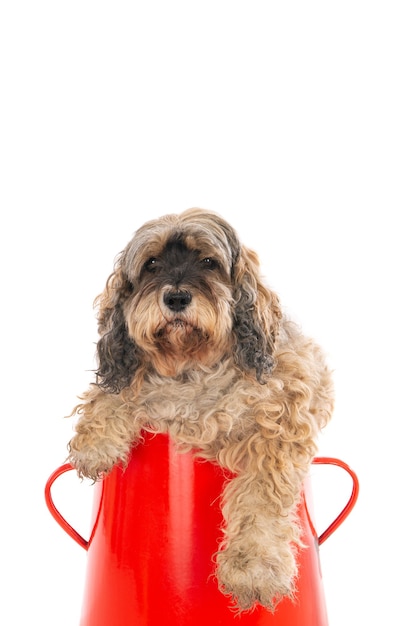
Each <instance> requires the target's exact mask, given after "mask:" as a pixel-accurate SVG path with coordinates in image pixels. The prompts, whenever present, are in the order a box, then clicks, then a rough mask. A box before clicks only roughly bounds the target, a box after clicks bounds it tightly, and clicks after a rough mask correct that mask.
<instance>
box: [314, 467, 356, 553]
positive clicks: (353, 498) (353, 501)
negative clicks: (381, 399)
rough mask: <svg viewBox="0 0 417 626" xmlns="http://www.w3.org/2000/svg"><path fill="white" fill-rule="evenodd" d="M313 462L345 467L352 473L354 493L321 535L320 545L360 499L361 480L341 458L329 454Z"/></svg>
mask: <svg viewBox="0 0 417 626" xmlns="http://www.w3.org/2000/svg"><path fill="white" fill-rule="evenodd" d="M313 463H314V464H316V465H337V466H338V467H341V468H342V469H344V470H345V472H347V473H348V474H349V475H350V477H351V478H352V493H351V495H350V498H349V500H348V502H347V504H346V506H345V507H344V509H342V511H341V512H340V513H339V515H338V516H337V517H336V519H335V520H334V521H333V522H332V523H331V524H330V526H329V527H328V528H326V530H325V531H324V532H323V533H321V535H320V536H319V538H318V542H319V545H320V544H322V543H324V542H325V541H326V539H328V538H329V537H330V535H332V534H333V533H334V531H335V530H336V529H337V528H339V526H340V525H341V524H342V522H344V521H345V519H346V518H347V516H348V515H349V513H350V512H351V511H352V509H353V507H354V506H355V504H356V500H357V499H358V495H359V481H358V477H357V476H356V474H355V472H354V471H353V470H351V469H350V467H349V466H348V465H346V463H344V462H343V461H340V460H339V459H333V458H332V457H327V456H323V457H316V458H315V459H313Z"/></svg>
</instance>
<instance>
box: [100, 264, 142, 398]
mask: <svg viewBox="0 0 417 626" xmlns="http://www.w3.org/2000/svg"><path fill="white" fill-rule="evenodd" d="M132 290H133V285H132V283H131V282H130V281H129V280H128V278H127V277H126V276H125V274H124V273H123V271H122V270H121V269H120V267H118V268H117V269H115V271H114V272H113V274H111V275H110V276H109V278H108V280H107V283H106V287H105V289H104V291H103V293H102V294H101V295H99V296H98V297H97V298H96V300H95V305H96V306H98V308H99V311H98V316H97V319H98V330H99V333H100V335H101V338H100V339H99V341H98V343H97V360H98V369H97V371H96V375H97V384H98V385H99V387H100V388H101V389H103V390H105V391H109V392H110V393H119V392H120V391H121V390H122V389H123V388H124V387H128V386H129V385H130V383H131V381H132V379H133V376H134V374H135V372H136V370H137V369H138V367H139V365H140V361H141V359H140V354H141V353H140V349H139V348H138V346H137V345H136V343H135V342H134V341H133V339H131V338H130V337H129V334H128V330H127V325H126V321H125V316H124V312H123V306H124V303H125V302H126V300H127V299H128V298H129V296H130V295H131V294H132Z"/></svg>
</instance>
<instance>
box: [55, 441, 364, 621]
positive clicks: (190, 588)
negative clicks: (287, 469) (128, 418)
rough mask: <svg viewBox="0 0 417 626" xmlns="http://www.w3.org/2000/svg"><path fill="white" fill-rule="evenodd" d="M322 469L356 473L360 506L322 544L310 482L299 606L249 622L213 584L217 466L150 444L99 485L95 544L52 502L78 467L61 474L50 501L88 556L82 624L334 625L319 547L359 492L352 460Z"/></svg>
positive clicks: (255, 614) (303, 508)
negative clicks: (62, 478)
mask: <svg viewBox="0 0 417 626" xmlns="http://www.w3.org/2000/svg"><path fill="white" fill-rule="evenodd" d="M313 462H314V463H316V464H332V465H337V466H339V467H341V468H342V469H344V470H345V471H346V472H348V473H349V474H350V476H351V478H352V483H353V485H352V493H351V496H350V499H349V501H348V503H347V504H346V506H345V508H344V509H343V510H342V512H341V513H340V514H339V515H338V517H337V518H336V519H335V520H334V521H333V523H332V524H331V525H330V526H329V527H328V528H327V530H326V531H325V532H324V533H322V534H321V535H320V536H319V537H318V536H317V533H316V530H315V528H314V526H313V523H312V520H311V518H310V515H309V510H308V501H309V500H310V499H311V493H310V491H311V490H310V485H309V482H308V481H306V483H305V485H304V494H303V498H302V501H301V504H300V507H299V519H300V523H301V525H302V529H303V534H304V537H303V539H304V543H305V544H306V548H305V549H304V550H302V551H300V553H299V558H298V562H299V576H298V580H297V595H296V599H295V600H294V601H291V600H289V599H288V598H285V599H284V600H282V601H281V602H280V603H279V604H278V606H277V608H276V610H275V612H274V613H272V612H270V611H268V610H267V609H265V608H263V607H260V606H258V607H256V608H255V609H254V610H253V611H252V612H248V613H242V614H240V615H237V614H236V612H235V611H234V610H233V609H232V608H231V602H230V599H229V598H226V597H225V596H223V594H221V593H220V591H219V590H218V587H217V581H216V580H215V578H214V576H213V572H214V562H213V554H214V553H215V552H216V550H217V547H218V543H219V540H220V539H221V536H222V533H221V530H220V529H221V525H222V514H221V510H220V494H221V492H222V490H223V484H224V482H225V480H227V478H226V477H225V475H224V473H223V471H222V470H221V469H220V468H219V467H218V466H217V465H215V464H212V463H208V462H202V461H199V460H198V459H195V458H194V456H193V455H192V454H191V453H186V454H179V453H177V452H176V451H175V447H174V444H173V443H172V441H171V440H170V439H169V437H167V436H165V435H156V436H147V437H146V438H145V443H144V444H143V445H140V446H138V447H137V448H135V449H134V450H133V452H132V456H131V460H130V462H129V464H128V466H127V468H126V469H121V468H120V467H115V468H114V469H113V470H112V472H111V473H110V474H109V475H108V476H107V477H106V478H105V479H104V480H102V481H101V482H98V483H96V484H95V485H94V505H93V520H94V523H93V528H92V532H91V536H90V538H89V540H88V541H87V540H86V539H84V538H83V537H81V535H79V534H78V532H77V531H76V530H75V529H74V528H73V527H72V526H71V525H70V524H69V523H68V522H67V521H66V520H65V519H64V518H63V516H62V515H61V513H60V512H59V511H58V510H57V508H56V507H55V505H54V502H53V500H52V497H51V487H52V485H53V483H54V482H55V480H56V479H57V478H58V477H59V476H60V475H61V474H63V473H65V472H67V471H70V470H72V469H73V467H72V466H71V465H70V464H65V465H62V466H61V467H59V468H58V469H57V470H55V472H53V474H52V475H51V476H50V478H49V480H48V482H47V484H46V487H45V497H46V503H47V506H48V508H49V510H50V512H51V514H52V515H53V517H54V518H55V520H56V521H57V522H58V523H59V524H60V525H61V526H62V528H63V529H64V530H65V531H66V532H67V533H68V534H69V535H70V536H71V537H72V538H73V539H74V540H75V541H76V542H77V543H78V544H80V545H81V546H82V547H83V548H85V549H86V550H87V569H86V581H85V589H84V599H83V604H82V609H81V620H80V626H161V625H162V624H163V625H164V626H165V625H166V626H232V625H233V626H240V625H241V626H273V625H276V626H277V625H279V626H328V621H327V612H326V603H325V597H324V592H323V585H322V576H321V571H320V560H319V545H320V544H321V543H323V541H325V540H326V539H327V538H328V537H329V536H330V535H331V534H332V532H334V531H335V530H336V528H337V527H338V526H339V525H340V524H341V523H342V522H343V520H344V519H345V518H346V517H347V515H348V514H349V513H350V511H351V510H352V508H353V507H354V505H355V502H356V499H357V496H358V488H359V487H358V480H357V477H356V475H355V473H354V472H352V470H351V469H350V468H349V467H348V466H347V465H346V464H345V463H343V462H342V461H340V460H338V459H333V458H329V457H325V458H324V457H323V458H316V459H314V461H313Z"/></svg>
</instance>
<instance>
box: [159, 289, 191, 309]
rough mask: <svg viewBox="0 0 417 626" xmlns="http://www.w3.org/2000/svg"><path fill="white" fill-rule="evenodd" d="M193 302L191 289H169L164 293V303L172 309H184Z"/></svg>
mask: <svg viewBox="0 0 417 626" xmlns="http://www.w3.org/2000/svg"><path fill="white" fill-rule="evenodd" d="M190 302H191V294H190V292H189V291H168V292H167V293H166V294H165V295H164V304H166V306H167V307H168V308H169V309H171V311H177V312H178V311H183V310H184V309H185V308H186V307H187V306H188V305H189V304H190Z"/></svg>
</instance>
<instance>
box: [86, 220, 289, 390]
mask: <svg viewBox="0 0 417 626" xmlns="http://www.w3.org/2000/svg"><path fill="white" fill-rule="evenodd" d="M96 303H97V304H98V306H99V313H98V322H99V333H100V335H101V337H100V340H99V342H98V345H97V355H98V364H99V367H98V370H97V380H98V384H99V385H100V387H102V388H103V389H105V390H107V391H110V392H112V393H118V392H119V391H120V390H121V389H123V388H124V387H127V386H129V385H130V383H131V382H132V380H133V378H134V376H135V373H136V372H137V371H138V370H139V369H140V368H142V369H153V370H155V371H156V372H158V373H159V374H161V375H163V376H177V375H179V374H181V373H183V372H185V371H189V370H190V369H193V368H195V367H210V366H212V365H214V364H215V363H217V362H219V361H220V360H222V359H224V358H225V357H228V356H230V355H233V356H234V360H235V363H236V365H237V366H238V367H240V368H241V369H242V370H243V371H245V372H247V374H248V375H254V376H256V378H257V379H258V381H259V382H264V377H265V376H267V375H268V374H269V373H270V372H271V370H272V368H273V366H274V361H273V358H272V355H273V351H274V345H275V341H276V337H277V335H278V328H279V320H280V317H281V312H280V308H279V303H278V299H277V297H276V295H275V294H274V293H273V292H271V291H270V290H269V289H268V288H266V287H265V286H264V285H263V284H262V282H261V279H260V276H259V263H258V259H257V256H256V254H255V253H254V252H252V251H250V250H248V249H247V248H245V247H244V246H242V245H241V244H240V243H239V240H238V237H237V235H236V233H235V231H234V230H233V228H232V227H231V226H230V225H229V224H228V223H227V222H225V221H224V220H223V219H222V218H220V217H219V216H218V215H216V214H214V213H209V212H207V211H204V210H202V209H189V210H188V211H185V212H184V213H181V214H180V215H167V216H165V217H162V218H160V219H158V220H153V221H150V222H148V223H146V224H144V226H142V227H141V228H140V229H139V230H138V231H137V232H136V233H135V235H134V237H133V239H132V240H131V241H130V243H129V244H128V245H127V246H126V248H125V250H124V251H123V252H122V253H121V254H120V255H119V257H118V259H117V261H116V264H115V268H114V272H113V273H112V274H111V276H110V277H109V279H108V281H107V284H106V288H105V290H104V291H103V293H102V294H101V295H100V296H99V297H98V298H97V301H96Z"/></svg>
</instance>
